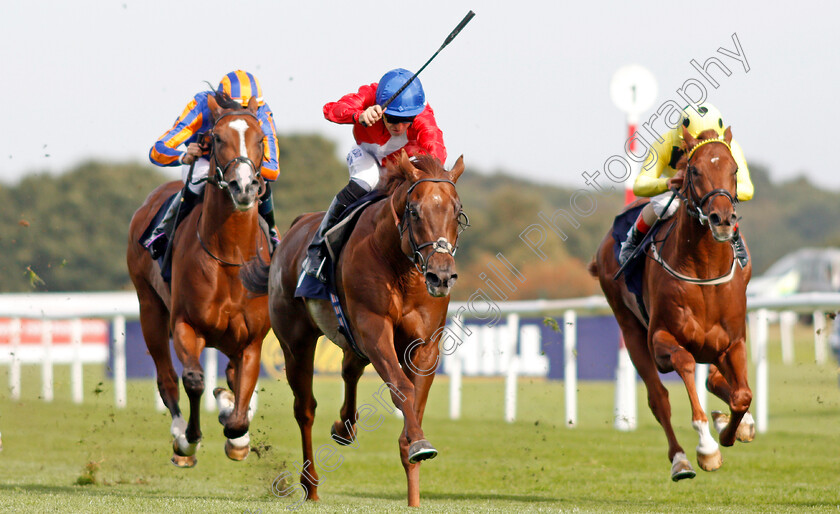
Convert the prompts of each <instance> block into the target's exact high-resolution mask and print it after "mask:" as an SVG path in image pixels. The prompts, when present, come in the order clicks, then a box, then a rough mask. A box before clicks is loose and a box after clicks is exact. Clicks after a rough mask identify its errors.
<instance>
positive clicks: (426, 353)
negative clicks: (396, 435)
mask: <svg viewBox="0 0 840 514" xmlns="http://www.w3.org/2000/svg"><path fill="white" fill-rule="evenodd" d="M439 356H440V352H439V350H438V345H437V344H436V343H434V342H427V343H425V344H423V345H421V346H420V347H418V348H417V349H416V350H415V351H414V354H413V355H412V356H411V357H410V359H409V362H407V363H406V364H404V366H403V368H404V369H405V373H406V375H407V376H408V377H409V379H410V380H411V381H412V383H413V384H414V392H415V397H414V412H415V414H416V416H417V422H418V423H420V425H421V426H422V424H423V413H424V411H425V410H426V401H427V400H428V399H429V390H430V389H431V387H432V382H433V381H434V379H435V370H436V369H437V366H438V363H439V361H438V359H439ZM409 454H411V447H410V445H409V441H408V438H407V437H406V435H405V431H403V433H402V435H401V436H400V457H401V458H402V464H403V468H405V476H406V479H407V481H408V505H409V506H419V505H420V462H421V461H422V460H426V459H432V458H434V457H436V456H437V450H435V449H434V448H433V447H432V446H431V445H429V447H428V448H425V449H423V451H422V453H421V454H419V455H418V454H415V455H414V459H415V462H413V463H412V462H411V461H410V459H409ZM419 456H422V457H423V458H422V459H418V458H417V457H419Z"/></svg>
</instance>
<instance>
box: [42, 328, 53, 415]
mask: <svg viewBox="0 0 840 514" xmlns="http://www.w3.org/2000/svg"><path fill="white" fill-rule="evenodd" d="M52 335H53V334H52V321H50V320H48V319H45V320H42V321H41V347H42V348H43V352H44V360H43V361H41V398H42V399H43V400H44V401H46V402H51V401H52V400H53V361H52Z"/></svg>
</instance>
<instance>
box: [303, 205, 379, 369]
mask: <svg viewBox="0 0 840 514" xmlns="http://www.w3.org/2000/svg"><path fill="white" fill-rule="evenodd" d="M386 196H387V195H385V194H384V193H382V192H380V191H376V190H374V191H371V192H370V193H368V194H366V195H365V196H363V197H361V198H360V199H358V200H357V201H356V202H354V203H352V204H350V205H349V206H348V207H347V209H345V210H344V212H343V213H342V214H341V217H340V218H339V220H338V222H336V224H335V225H334V226H333V227H332V228H331V229H330V230H328V231H327V233H326V234H324V246H326V250H327V256H326V257H325V259H324V270H325V273H324V275H325V276H326V278H327V281H326V283H324V282H321V281H320V280H318V279H317V278H315V277H313V276H311V275H307V274H306V273H304V272H303V270H301V272H300V278H299V279H298V283H297V288H296V289H295V298H313V299H321V300H329V301H330V303H331V304H332V307H333V310H334V311H335V316H336V318H337V319H338V331H339V332H340V333H341V334H342V335H343V336H344V337H345V339H347V341H348V342H349V343H350V347H351V348H352V349H353V352H354V353H355V354H356V355H357V356H358V357H359V358H361V359H362V360H364V361H365V362H369V359H368V358H367V356H366V355H365V354H364V353H362V351H361V349H360V348H359V345H358V344H357V343H356V340H355V338H354V337H353V333H352V331H351V330H350V323H349V322H348V320H347V316H346V314H345V313H344V309H343V308H342V306H341V301H340V300H339V297H338V290H337V289H336V282H335V271H336V270H335V264H336V263H337V262H338V256H339V255H340V254H341V249H342V248H344V245H345V244H346V243H347V240H348V239H349V238H350V234H351V233H352V232H353V228H354V227H355V226H356V223H358V221H359V217H360V216H361V214H362V213H363V212H364V211H365V209H367V208H368V207H370V206H371V205H373V204H374V203H376V202H378V201H380V200H382V199H383V198H386Z"/></svg>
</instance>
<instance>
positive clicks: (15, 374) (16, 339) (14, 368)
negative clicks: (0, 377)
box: [9, 318, 21, 400]
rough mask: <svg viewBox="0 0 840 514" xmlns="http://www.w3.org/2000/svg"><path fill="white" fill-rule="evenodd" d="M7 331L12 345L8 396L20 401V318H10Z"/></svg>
mask: <svg viewBox="0 0 840 514" xmlns="http://www.w3.org/2000/svg"><path fill="white" fill-rule="evenodd" d="M9 330H10V334H9V342H10V343H11V344H12V364H11V368H10V369H9V394H10V396H11V398H12V400H20V331H21V322H20V318H12V322H11V327H9Z"/></svg>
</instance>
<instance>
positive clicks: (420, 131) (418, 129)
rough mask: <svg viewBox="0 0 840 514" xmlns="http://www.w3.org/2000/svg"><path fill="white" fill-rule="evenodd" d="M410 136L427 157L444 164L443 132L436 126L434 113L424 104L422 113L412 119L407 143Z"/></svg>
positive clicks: (430, 107)
mask: <svg viewBox="0 0 840 514" xmlns="http://www.w3.org/2000/svg"><path fill="white" fill-rule="evenodd" d="M412 136H413V137H414V138H416V141H417V144H418V145H419V146H420V147H421V148H422V149H423V150H424V151H425V152H426V153H428V154H429V155H431V156H432V157H435V158H437V159H438V160H439V161H440V162H441V164H446V146H445V145H444V144H443V131H442V130H440V128H438V126H437V121H436V120H435V111H434V110H432V106H431V105H428V104H426V108H425V109H423V112H421V113H420V114H418V115H417V117H416V118H414V121H413V122H412V124H411V128H410V129H409V142H410V140H411V139H412Z"/></svg>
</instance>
